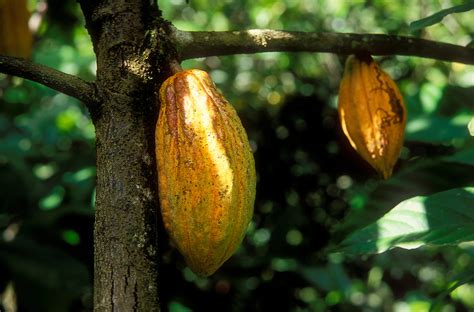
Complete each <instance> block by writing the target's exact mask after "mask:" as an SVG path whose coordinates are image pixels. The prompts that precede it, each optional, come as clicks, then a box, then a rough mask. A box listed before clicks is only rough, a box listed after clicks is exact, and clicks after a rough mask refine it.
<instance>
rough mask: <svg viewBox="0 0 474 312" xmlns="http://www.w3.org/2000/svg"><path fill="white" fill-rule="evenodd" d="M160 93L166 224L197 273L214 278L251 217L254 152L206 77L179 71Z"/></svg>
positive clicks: (160, 175) (159, 139) (162, 202)
mask: <svg viewBox="0 0 474 312" xmlns="http://www.w3.org/2000/svg"><path fill="white" fill-rule="evenodd" d="M159 95H160V102H161V108H160V113H159V117H158V122H157V125H156V133H155V139H156V159H157V167H158V186H159V197H160V205H161V214H162V217H163V223H164V226H165V228H166V230H167V232H168V233H169V235H170V237H171V239H172V241H173V242H174V244H175V245H176V247H177V249H178V250H179V251H180V253H181V254H182V255H183V256H184V258H185V260H186V263H187V264H188V266H189V267H190V268H191V269H192V271H194V272H195V273H196V274H198V275H201V276H208V275H211V274H212V273H214V272H215V271H216V270H217V269H218V268H219V267H220V266H221V265H222V264H223V263H224V262H225V261H226V260H227V259H228V258H229V257H230V256H231V255H232V254H233V253H234V252H235V250H236V249H237V248H238V246H239V245H240V243H241V242H242V240H243V238H244V234H245V231H246V229H247V226H248V224H249V222H250V219H251V218H252V215H253V204H254V200H255V183H256V181H255V180H256V178H255V165H254V160H253V155H252V151H251V149H250V145H249V142H248V139H247V135H246V133H245V130H244V128H243V126H242V124H241V122H240V119H239V117H238V116H237V113H236V111H235V110H234V108H233V107H232V106H231V105H230V104H229V103H228V102H227V101H226V100H225V98H224V97H223V96H222V94H221V93H219V92H218V90H217V89H216V87H215V85H214V83H213V82H212V80H211V79H210V77H209V76H208V74H207V73H206V72H204V71H201V70H195V69H193V70H186V71H182V72H179V73H177V74H175V75H173V76H171V77H170V78H168V79H167V80H166V81H165V82H164V83H163V84H162V86H161V88H160V92H159Z"/></svg>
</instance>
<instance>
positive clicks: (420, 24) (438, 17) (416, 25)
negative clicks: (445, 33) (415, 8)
mask: <svg viewBox="0 0 474 312" xmlns="http://www.w3.org/2000/svg"><path fill="white" fill-rule="evenodd" d="M472 9H474V1H471V2H469V3H466V4H461V5H457V6H454V7H451V8H448V9H444V10H441V11H439V12H437V13H435V14H433V15H430V16H428V17H425V18H422V19H420V20H417V21H414V22H412V23H410V31H411V32H413V31H416V30H418V29H421V28H425V27H428V26H431V25H433V24H436V23H439V22H441V21H442V20H443V18H444V17H445V16H447V15H449V14H452V13H461V12H466V11H470V10H472Z"/></svg>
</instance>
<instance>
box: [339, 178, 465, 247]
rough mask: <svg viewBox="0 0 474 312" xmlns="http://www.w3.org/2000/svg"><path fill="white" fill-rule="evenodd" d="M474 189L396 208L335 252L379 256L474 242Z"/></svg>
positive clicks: (423, 198)
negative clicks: (396, 248) (375, 254)
mask: <svg viewBox="0 0 474 312" xmlns="http://www.w3.org/2000/svg"><path fill="white" fill-rule="evenodd" d="M472 207H474V188H472V187H469V188H459V189H452V190H448V191H445V192H441V193H436V194H434V195H431V196H418V197H414V198H410V199H408V200H405V201H403V202H401V203H400V204H398V205H397V206H396V207H395V208H393V209H392V210H390V211H389V212H388V213H386V214H385V215H384V216H382V217H381V218H380V219H379V220H377V221H376V222H374V223H372V224H370V225H369V226H367V227H365V228H362V229H360V230H357V231H355V232H354V233H352V234H351V235H350V236H349V237H348V238H346V239H345V240H344V241H343V242H342V243H341V244H340V246H339V247H338V248H337V251H341V252H346V253H350V254H366V253H381V252H384V251H386V250H389V249H392V248H394V247H401V248H406V249H414V248H418V247H420V246H423V245H450V244H458V243H461V242H465V241H472V240H474V210H473V209H472Z"/></svg>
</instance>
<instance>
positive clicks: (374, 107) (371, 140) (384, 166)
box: [338, 55, 406, 179]
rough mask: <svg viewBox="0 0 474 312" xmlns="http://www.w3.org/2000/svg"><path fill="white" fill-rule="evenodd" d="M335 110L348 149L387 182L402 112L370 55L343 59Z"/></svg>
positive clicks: (397, 97)
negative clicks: (348, 146)
mask: <svg viewBox="0 0 474 312" xmlns="http://www.w3.org/2000/svg"><path fill="white" fill-rule="evenodd" d="M338 111H339V118H340V121H341V125H342V130H343V131H344V134H345V135H346V137H347V138H348V139H349V142H350V144H351V145H352V147H353V148H354V149H355V150H356V151H357V152H358V153H359V155H361V156H362V158H363V159H365V160H366V161H367V162H368V163H369V164H370V165H371V166H372V167H373V168H374V169H375V170H376V171H377V172H379V173H380V174H381V175H382V177H383V178H384V179H388V178H389V177H390V176H391V174H392V170H393V167H394V166H395V163H396V162H397V159H398V156H399V154H400V150H401V148H402V146H403V137H404V132H405V124H406V109H405V104H404V102H403V97H402V95H401V94H400V91H399V90H398V88H397V85H396V84H395V82H394V81H393V80H392V79H391V78H390V76H389V75H388V74H387V73H385V72H384V71H383V70H382V69H381V68H380V67H379V65H378V64H377V63H376V62H375V61H374V60H373V59H372V57H371V56H370V55H362V56H349V58H348V59H347V61H346V65H345V69H344V75H343V77H342V81H341V84H340V86H339V104H338Z"/></svg>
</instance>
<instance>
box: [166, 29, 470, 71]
mask: <svg viewBox="0 0 474 312" xmlns="http://www.w3.org/2000/svg"><path fill="white" fill-rule="evenodd" d="M173 36H174V40H175V42H176V44H177V48H178V52H179V54H180V59H181V60H184V59H189V58H196V57H206V56H214V55H230V54H240V53H258V52H275V51H285V52H330V53H337V54H355V53H358V52H368V53H370V54H372V55H409V56H419V57H425V58H433V59H438V60H442V61H449V62H459V63H465V64H474V49H472V48H467V47H463V46H458V45H453V44H448V43H442V42H436V41H430V40H425V39H418V38H412V37H404V36H390V35H382V34H345V33H327V32H296V31H279V30H269V29H251V30H243V31H221V32H213V31H210V32H207V31H202V32H188V31H181V30H178V29H176V28H173Z"/></svg>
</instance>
